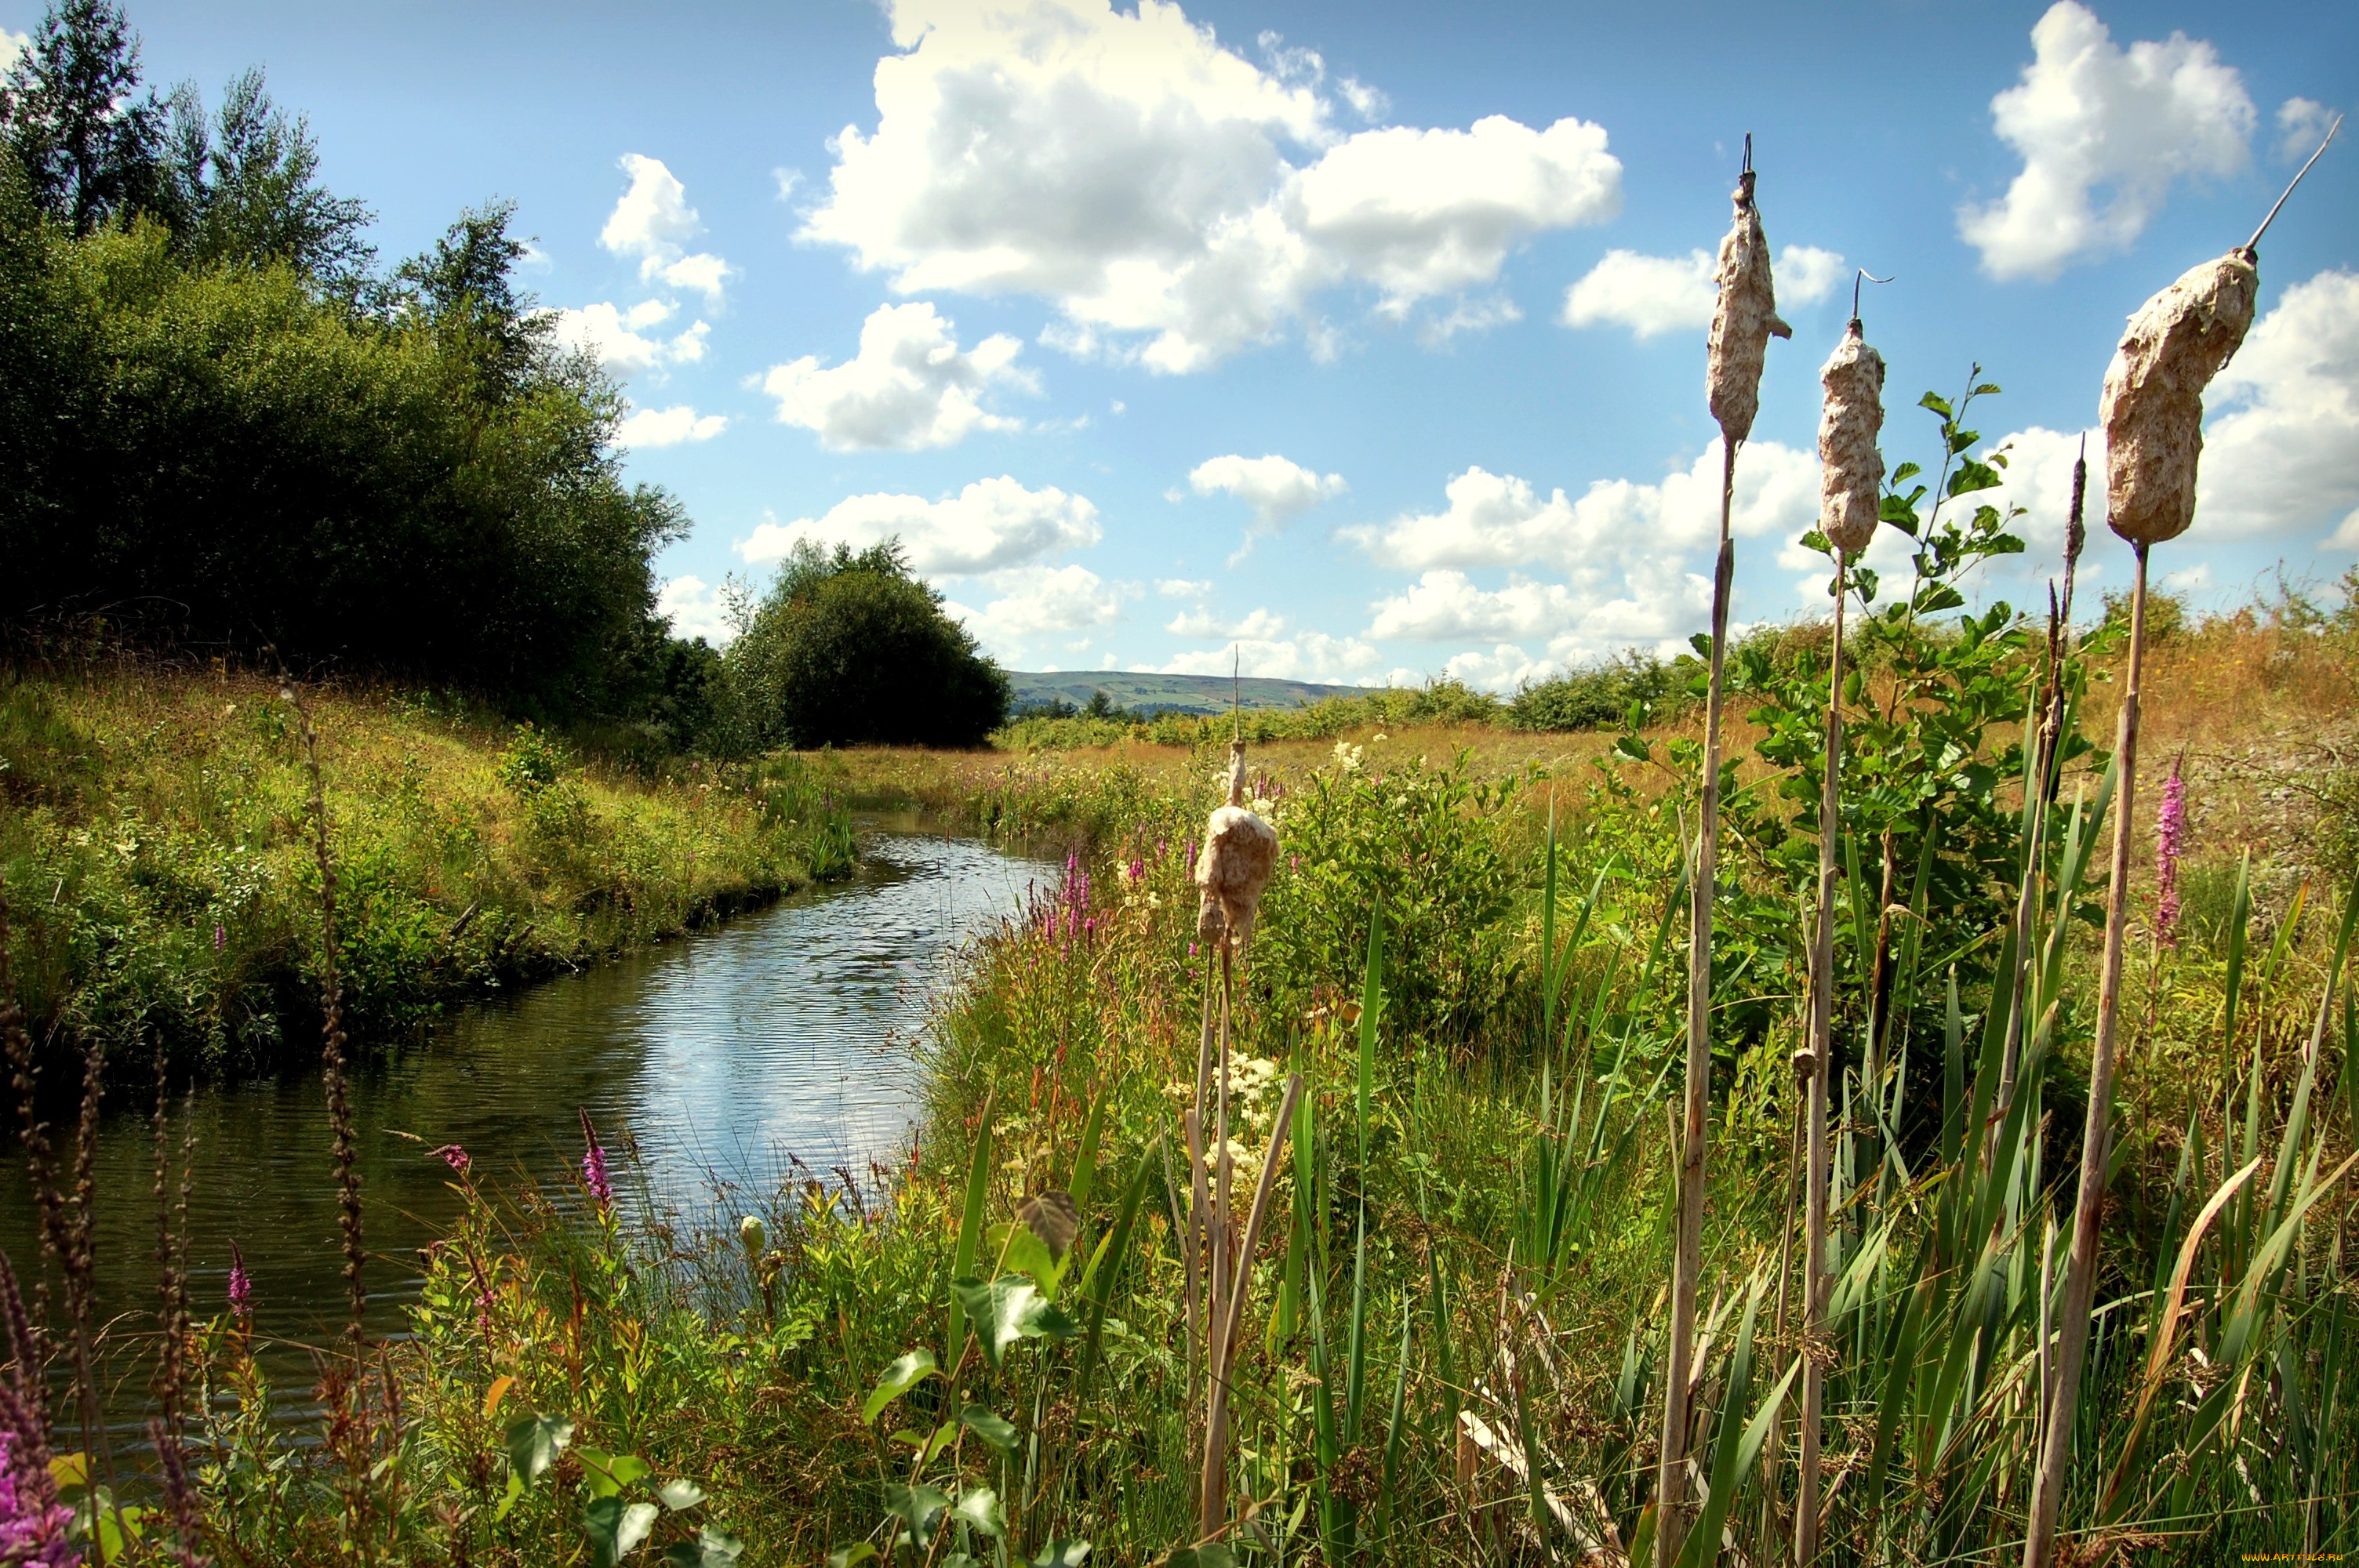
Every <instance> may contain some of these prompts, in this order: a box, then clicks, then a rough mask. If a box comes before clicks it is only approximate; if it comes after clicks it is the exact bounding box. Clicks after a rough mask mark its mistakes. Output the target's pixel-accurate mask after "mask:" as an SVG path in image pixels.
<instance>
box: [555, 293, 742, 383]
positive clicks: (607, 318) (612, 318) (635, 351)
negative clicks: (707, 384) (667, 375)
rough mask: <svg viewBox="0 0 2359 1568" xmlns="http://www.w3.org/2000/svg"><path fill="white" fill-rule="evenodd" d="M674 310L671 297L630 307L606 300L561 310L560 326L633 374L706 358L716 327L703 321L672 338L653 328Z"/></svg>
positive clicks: (578, 344)
mask: <svg viewBox="0 0 2359 1568" xmlns="http://www.w3.org/2000/svg"><path fill="white" fill-rule="evenodd" d="M672 314H673V306H672V305H671V303H670V302H669V300H663V299H648V300H643V301H641V302H640V303H639V304H636V305H634V306H632V307H630V308H628V309H624V308H620V307H618V306H615V305H613V304H609V303H604V302H602V303H599V304H596V305H585V306H583V307H582V308H581V309H579V310H560V311H558V312H556V321H555V327H556V331H557V337H558V339H559V341H561V342H566V343H570V344H571V345H572V346H573V347H575V348H577V349H582V350H584V351H588V352H591V353H594V354H596V355H597V356H598V362H599V363H601V364H603V365H604V366H605V367H606V368H607V369H608V370H610V371H613V372H614V373H615V374H617V375H625V376H629V375H637V374H639V373H642V372H645V371H659V370H662V369H663V368H664V367H665V366H667V365H676V364H694V363H695V362H697V361H699V360H701V359H702V358H703V357H704V345H705V340H706V339H707V338H708V337H709V336H710V335H711V334H712V328H711V327H709V326H707V325H706V324H705V323H704V322H702V321H697V322H695V323H693V324H691V325H690V327H689V328H688V329H687V330H685V331H682V332H677V333H674V334H673V335H672V336H670V337H669V338H667V337H663V336H661V335H659V334H657V333H654V332H652V331H650V330H649V329H651V328H655V327H659V326H661V325H662V324H663V323H664V322H665V321H667V320H669V319H670V318H671V316H672Z"/></svg>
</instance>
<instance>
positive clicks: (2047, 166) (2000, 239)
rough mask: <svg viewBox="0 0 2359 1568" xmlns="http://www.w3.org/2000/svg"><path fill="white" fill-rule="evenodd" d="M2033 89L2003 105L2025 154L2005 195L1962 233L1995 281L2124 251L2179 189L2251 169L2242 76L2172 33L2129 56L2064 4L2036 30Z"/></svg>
mask: <svg viewBox="0 0 2359 1568" xmlns="http://www.w3.org/2000/svg"><path fill="white" fill-rule="evenodd" d="M2031 46H2032V61H2031V63H2030V64H2029V65H2027V66H2026V67H2024V68H2023V80H2022V81H2021V82H2020V83H2019V84H2018V85H2017V86H2014V87H2010V88H2008V89H2007V90H2006V92H2001V93H2000V94H1998V96H1996V97H1995V98H1993V99H1992V100H1991V119H1992V121H1993V123H1994V124H1995V128H1996V129H1997V132H1998V135H1999V137H2000V139H2001V140H2003V141H2005V142H2006V144H2007V145H2008V146H2012V147H2013V148H2014V149H2015V150H2016V151H2017V153H2019V154H2020V155H2022V157H2023V172H2022V173H2021V174H2018V175H2017V176H2016V177H2015V180H2014V182H2013V183H2012V184H2010V185H2009V186H2008V187H2007V190H2006V196H2005V197H2003V198H2002V199H2000V200H1997V201H1995V202H1992V203H1990V204H1989V205H1987V206H1981V207H1977V206H1975V205H1973V203H1971V202H1970V203H1967V204H1966V205H1963V206H1962V207H1960V208H1959V209H1958V233H1959V235H1960V237H1962V239H1964V240H1965V242H1966V243H1968V244H1970V245H1973V247H1974V248H1976V249H1977V250H1979V251H1981V252H1982V258H1983V270H1984V272H1986V273H1988V274H1990V276H1993V277H1995V278H2001V279H2006V278H2020V277H2031V278H2041V279H2046V278H2052V277H2054V276H2056V275H2057V274H2058V273H2060V272H2061V271H2062V270H2063V269H2064V267H2065V266H2066V265H2068V264H2069V263H2071V262H2074V261H2078V260H2082V259H2084V258H2088V257H2093V256H2097V255H2102V254H2106V253H2108V252H2113V251H2119V250H2123V249H2125V248H2126V247H2127V246H2128V245H2129V244H2130V243H2131V242H2132V241H2134V240H2136V238H2137V237H2138V235H2139V234H2140V233H2142V232H2145V229H2146V226H2147V222H2148V221H2150V220H2151V219H2152V218H2153V217H2154V215H2155V214H2156V213H2157V212H2158V211H2161V209H2162V205H2163V201H2164V200H2165V199H2166V198H2167V197H2168V196H2169V191H2170V187H2171V185H2172V183H2173V182H2174V181H2176V180H2181V179H2187V178H2202V177H2205V176H2215V177H2216V176H2222V175H2227V174H2233V173H2234V172H2235V171H2236V170H2237V169H2239V168H2243V167H2244V163H2245V142H2246V140H2247V139H2248V138H2249V137H2250V136H2251V135H2252V131H2253V124H2254V120H2255V118H2256V116H2255V113H2254V109H2253V101H2252V99H2251V98H2249V97H2247V96H2246V95H2245V84H2244V81H2243V79H2242V78H2241V77H2239V76H2238V75H2237V74H2236V71H2235V70H2234V68H2232V67H2229V66H2225V65H2223V64H2221V63H2220V57H2219V55H2218V54H2217V53H2216V52H2215V51H2214V50H2213V49H2212V46H2211V45H2210V44H2209V43H2206V42H2203V41H2202V40H2201V39H2192V38H2188V37H2187V35H2185V34H2184V33H2177V32H2174V33H2172V34H2171V35H2170V37H2169V38H2166V39H2164V40H2163V41H2161V42H2159V43H2155V42H2139V43H2133V44H2132V45H2130V47H2129V48H2128V49H2121V48H2119V47H2117V46H2116V45H2115V44H2114V41H2113V38H2112V36H2111V35H2110V34H2108V33H2107V32H2106V30H2105V26H2104V23H2103V22H2100V21H2099V20H2097V18H2096V16H2094V15H2093V14H2092V13H2091V12H2090V11H2089V10H2087V9H2086V8H2085V7H2083V6H2082V5H2076V4H2074V0H2059V3H2058V4H2057V5H2052V6H2050V7H2049V10H2048V14H2047V15H2046V16H2042V17H2040V18H2039V20H2038V23H2036V24H2035V25H2034V26H2033V27H2032V29H2031Z"/></svg>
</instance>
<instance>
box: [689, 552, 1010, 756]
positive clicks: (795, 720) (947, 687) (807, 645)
mask: <svg viewBox="0 0 2359 1568" xmlns="http://www.w3.org/2000/svg"><path fill="white" fill-rule="evenodd" d="M727 665H728V668H729V671H730V675H731V678H732V684H733V687H734V700H735V701H736V702H737V703H738V704H739V705H740V707H741V709H742V711H743V714H744V720H745V721H744V724H743V726H742V729H743V735H744V739H745V741H748V742H750V743H751V744H752V745H753V746H754V747H756V748H767V747H770V746H775V745H777V744H780V743H781V742H783V743H785V744H787V745H791V746H797V747H801V748H804V749H806V750H808V749H810V748H812V747H817V746H848V745H919V746H979V745H981V744H983V743H984V739H985V738H986V737H987V736H989V735H990V733H991V732H992V730H995V729H997V728H998V727H999V725H1000V723H1001V722H1002V721H1003V720H1004V719H1006V716H1007V701H1008V684H1007V676H1006V675H1005V674H1004V673H1002V671H1001V670H1000V668H999V666H998V665H995V664H994V663H993V662H992V661H991V660H989V659H987V658H985V657H984V655H983V654H981V653H980V652H979V651H977V649H976V647H975V642H974V639H973V637H972V636H970V635H968V634H967V632H966V629H965V628H964V627H962V626H961V625H959V623H958V622H955V621H952V620H951V618H950V617H949V616H947V615H945V614H943V613H942V596H941V595H940V594H939V593H937V592H936V591H934V589H931V588H929V587H928V586H927V585H926V584H925V583H923V582H921V581H919V579H916V578H914V577H911V576H910V575H909V569H908V562H907V561H906V559H905V558H904V557H903V556H902V553H901V547H900V545H899V543H898V542H897V541H887V542H886V543H885V544H882V545H878V546H874V547H873V548H870V549H868V550H864V551H862V552H860V553H859V554H857V555H855V554H853V551H852V550H851V549H850V548H849V547H848V546H841V545H839V546H836V550H835V554H834V555H833V556H827V555H823V554H822V553H821V551H820V549H819V547H818V546H815V545H812V544H810V542H809V541H805V542H803V543H802V544H800V545H799V546H797V547H796V550H795V553H794V555H793V556H791V557H788V561H787V564H786V565H785V566H784V567H783V568H781V569H780V570H779V573H778V579H777V583H776V584H775V585H773V586H772V588H771V589H770V593H769V596H768V597H767V598H766V600H763V602H762V605H761V607H760V608H759V609H758V610H756V611H755V615H754V622H753V624H752V625H751V626H749V627H748V628H746V631H745V635H743V636H742V637H740V638H738V640H737V641H736V643H734V644H733V645H732V646H731V648H730V650H729V654H728V658H727Z"/></svg>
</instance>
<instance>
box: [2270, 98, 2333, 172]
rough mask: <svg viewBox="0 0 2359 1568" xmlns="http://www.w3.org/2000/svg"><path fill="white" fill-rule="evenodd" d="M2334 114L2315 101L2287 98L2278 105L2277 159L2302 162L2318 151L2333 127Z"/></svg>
mask: <svg viewBox="0 0 2359 1568" xmlns="http://www.w3.org/2000/svg"><path fill="white" fill-rule="evenodd" d="M2334 119H2335V114H2334V111H2333V110H2332V109H2330V108H2328V107H2327V106H2326V105H2325V104H2323V103H2319V102H2318V101H2317V100H2316V99H2312V98H2288V99H2287V100H2286V101H2285V102H2284V103H2280V104H2278V105H2277V157H2278V158H2279V159H2281V160H2282V161H2284V162H2286V163H2299V162H2301V161H2302V160H2303V159H2304V158H2307V157H2310V154H2312V153H2314V152H2316V151H2317V150H2318V144H2319V143H2320V142H2321V141H2323V140H2325V138H2326V133H2327V129H2328V127H2330V126H2332V124H2334Z"/></svg>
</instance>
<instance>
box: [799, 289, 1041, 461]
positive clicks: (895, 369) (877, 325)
mask: <svg viewBox="0 0 2359 1568" xmlns="http://www.w3.org/2000/svg"><path fill="white" fill-rule="evenodd" d="M1022 347H1023V345H1022V344H1021V343H1019V342H1018V341H1016V339H1014V338H1011V337H1009V336H1007V335H1006V333H995V334H994V335H992V336H991V337H988V338H985V339H984V340H983V341H981V342H979V343H977V344H975V345H974V347H973V348H972V349H962V348H960V347H959V345H958V339H957V337H956V330H955V328H954V326H953V324H952V323H951V322H950V321H947V320H945V319H942V318H941V317H940V316H938V315H936V314H935V312H934V308H933V307H932V306H931V305H929V304H927V303H924V302H922V301H921V302H919V303H918V304H914V305H882V306H879V307H877V308H876V309H875V311H873V312H871V313H870V315H869V317H868V319H867V320H865V321H864V322H862V323H861V327H860V352H859V353H858V354H857V355H856V356H854V357H853V358H852V359H850V360H847V361H845V362H843V364H840V365H832V366H825V367H823V366H822V365H821V362H820V361H819V359H818V357H817V356H815V355H811V354H805V355H804V356H803V357H802V358H801V359H799V360H795V361H793V362H790V363H788V364H782V365H773V366H771V367H770V370H769V373H768V374H766V375H765V376H764V377H763V378H762V390H763V391H765V392H766V393H768V394H769V395H771V396H772V397H775V398H777V402H778V422H779V423H780V424H783V425H799V426H801V427H803V428H804V429H806V430H811V431H815V432H816V433H817V434H818V436H819V438H820V444H821V446H823V447H827V448H829V449H832V450H835V451H847V450H853V449H861V448H875V447H892V448H898V449H902V450H904V451H907V450H913V449H918V448H921V447H947V446H950V445H951V444H953V443H954V442H957V441H959V440H961V439H962V438H964V437H965V436H966V434H967V433H968V432H969V431H971V430H978V429H980V430H1017V429H1021V428H1023V424H1022V421H1020V420H1017V419H1013V418H1008V417H1005V416H1000V415H996V414H993V413H991V412H989V411H988V410H986V409H985V408H984V406H983V401H982V395H983V394H984V392H986V391H988V390H989V389H990V388H992V387H994V386H996V385H1002V384H1007V385H1014V386H1017V387H1021V388H1025V389H1027V390H1028V389H1031V388H1033V387H1034V386H1035V382H1034V380H1033V377H1032V376H1031V374H1030V373H1028V372H1027V371H1025V370H1022V369H1020V368H1019V367H1018V366H1017V365H1016V354H1017V352H1018V351H1020V350H1021V349H1022Z"/></svg>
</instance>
